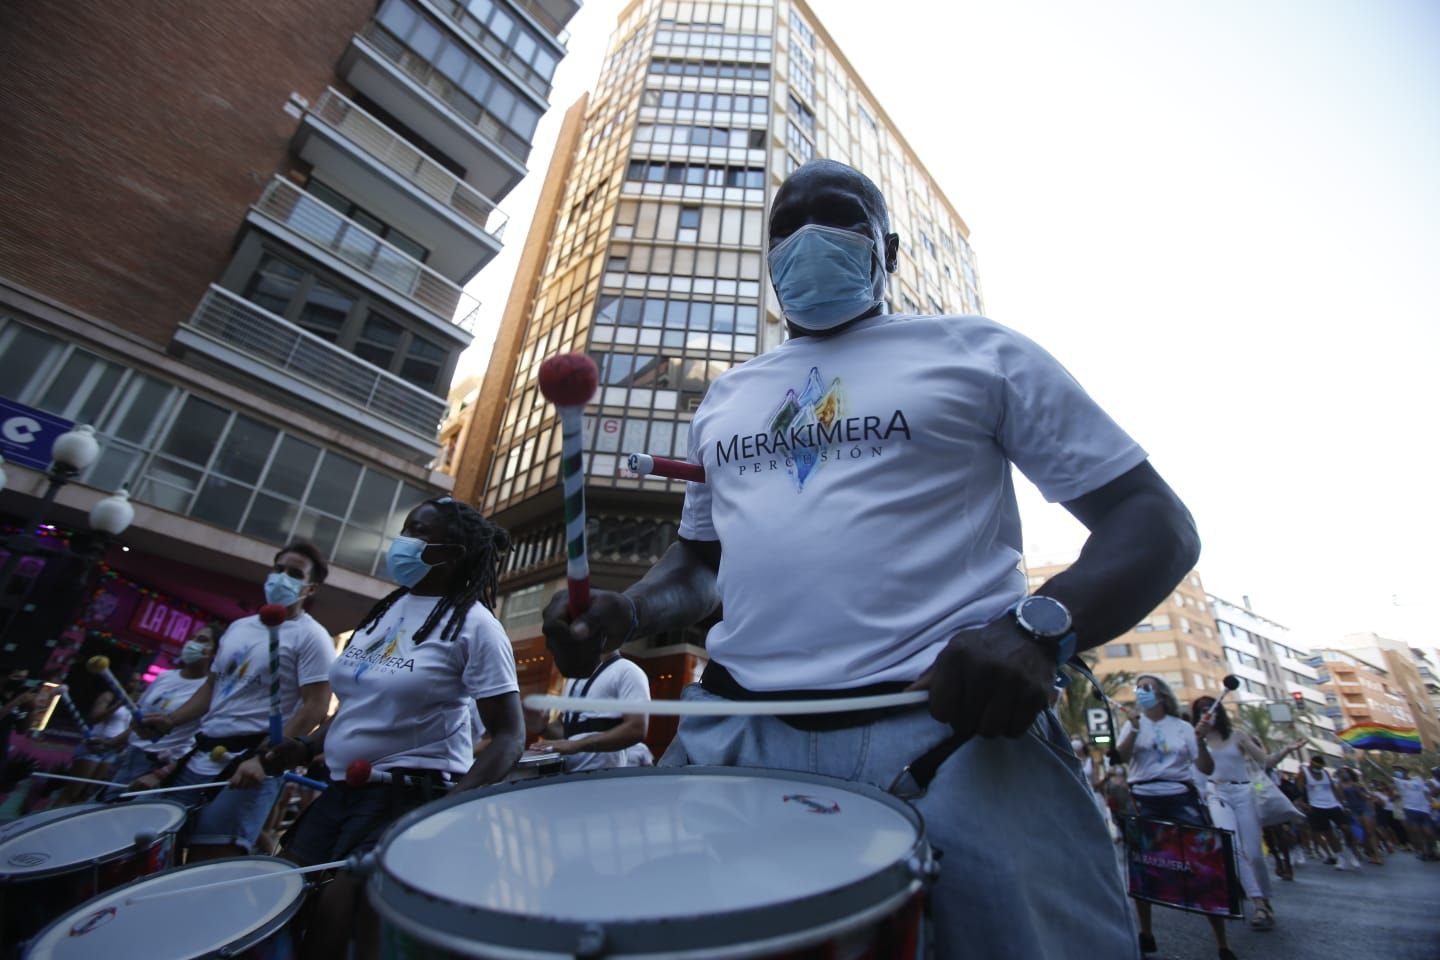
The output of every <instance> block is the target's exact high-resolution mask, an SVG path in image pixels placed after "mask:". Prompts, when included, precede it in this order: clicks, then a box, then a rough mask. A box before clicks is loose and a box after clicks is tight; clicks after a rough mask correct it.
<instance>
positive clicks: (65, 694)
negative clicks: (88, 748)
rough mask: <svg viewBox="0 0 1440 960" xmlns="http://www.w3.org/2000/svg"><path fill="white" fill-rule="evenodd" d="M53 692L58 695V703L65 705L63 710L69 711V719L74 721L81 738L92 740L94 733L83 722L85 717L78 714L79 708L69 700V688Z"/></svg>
mask: <svg viewBox="0 0 1440 960" xmlns="http://www.w3.org/2000/svg"><path fill="white" fill-rule="evenodd" d="M55 692H56V693H57V694H59V696H60V702H61V703H63V704H64V705H65V709H66V710H69V711H70V719H71V720H74V721H75V725H76V726H78V727H79V728H80V734H81V736H83V737H84V738H85V739H86V740H93V739H94V737H95V733H94V731H92V730H91V729H90V724H88V723H86V722H85V715H84V714H83V713H81V712H80V708H79V707H77V706H75V701H74V700H71V699H70V688H69V687H67V686H61V687H58V688H57V689H56V691H55Z"/></svg>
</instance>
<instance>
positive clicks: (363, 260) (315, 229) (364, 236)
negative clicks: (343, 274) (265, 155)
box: [255, 177, 477, 322]
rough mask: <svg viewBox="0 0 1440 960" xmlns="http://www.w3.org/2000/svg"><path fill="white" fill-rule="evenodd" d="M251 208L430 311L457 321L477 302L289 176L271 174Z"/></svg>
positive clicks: (473, 309) (472, 309)
mask: <svg viewBox="0 0 1440 960" xmlns="http://www.w3.org/2000/svg"><path fill="white" fill-rule="evenodd" d="M255 209H256V210H257V211H258V212H260V213H263V214H264V215H265V216H266V217H268V218H270V219H271V220H274V221H276V222H277V223H280V224H283V225H284V226H286V227H288V228H290V229H291V230H293V231H294V232H295V233H298V234H299V235H300V236H302V237H304V238H305V239H307V240H309V241H310V242H311V243H314V244H315V245H316V246H319V247H321V248H322V249H324V250H326V251H328V252H329V253H332V254H334V255H335V256H337V257H339V258H340V259H341V260H343V261H345V262H346V263H348V264H350V266H352V267H355V268H357V269H359V270H360V271H362V272H363V273H365V274H366V275H367V276H369V277H372V278H374V279H375V280H378V281H379V282H380V283H382V284H384V285H385V286H386V287H389V288H390V289H391V290H393V291H395V292H396V293H398V294H400V296H402V297H404V298H405V299H407V300H410V301H411V302H413V303H414V304H416V305H417V306H419V307H421V308H423V309H425V310H427V311H429V312H430V313H433V314H436V315H437V316H440V317H444V318H445V319H447V320H455V321H457V322H461V321H462V319H463V317H465V316H468V315H470V314H471V313H473V312H474V311H475V309H476V307H477V304H475V303H474V302H473V300H474V298H473V297H470V296H469V295H468V294H466V293H465V292H464V291H463V290H461V289H460V287H459V286H458V285H457V284H454V283H451V282H450V281H449V280H447V279H445V278H444V277H442V276H441V275H440V274H438V273H436V272H435V271H434V270H431V269H430V268H429V267H427V266H425V265H424V264H423V263H421V262H420V261H419V260H416V259H415V258H414V257H412V256H410V255H409V254H407V253H405V252H404V251H402V250H400V249H399V248H397V247H394V246H391V245H390V244H388V243H386V242H385V241H384V240H382V239H381V238H379V237H377V236H376V235H375V234H373V233H371V232H370V231H369V230H366V229H365V228H364V227H362V226H360V224H358V223H356V222H355V221H354V220H351V219H350V218H349V217H346V216H345V215H344V214H342V213H340V212H339V211H338V210H336V209H335V208H333V207H331V206H329V205H328V204H326V203H324V202H323V201H321V200H319V199H318V198H316V197H313V196H311V195H310V194H308V193H306V192H305V191H304V190H301V189H300V188H299V187H297V186H296V185H295V184H293V183H291V182H290V181H289V180H285V179H283V178H280V177H277V178H275V179H274V180H272V181H271V182H270V186H268V187H266V188H265V192H264V193H263V194H262V195H261V196H260V200H259V201H258V202H257V203H256V204H255Z"/></svg>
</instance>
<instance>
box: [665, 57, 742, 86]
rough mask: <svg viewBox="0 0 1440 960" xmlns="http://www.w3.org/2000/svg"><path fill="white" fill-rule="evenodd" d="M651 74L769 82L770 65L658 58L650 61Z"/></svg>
mask: <svg viewBox="0 0 1440 960" xmlns="http://www.w3.org/2000/svg"><path fill="white" fill-rule="evenodd" d="M650 73H651V74H653V75H657V76H671V77H713V78H716V79H720V80H762V81H763V80H769V79H770V65H769V64H766V63H734V62H730V61H723V60H699V61H697V60H672V59H670V58H668V57H656V58H655V59H654V60H651V61H650Z"/></svg>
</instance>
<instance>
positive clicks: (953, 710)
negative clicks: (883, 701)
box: [910, 615, 1056, 737]
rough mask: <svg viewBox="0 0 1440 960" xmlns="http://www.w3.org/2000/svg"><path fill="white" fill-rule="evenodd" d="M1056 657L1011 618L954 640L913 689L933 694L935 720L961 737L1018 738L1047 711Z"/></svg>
mask: <svg viewBox="0 0 1440 960" xmlns="http://www.w3.org/2000/svg"><path fill="white" fill-rule="evenodd" d="M1055 669H1056V667H1055V657H1054V655H1053V654H1052V653H1050V651H1048V650H1046V649H1045V648H1044V647H1043V646H1041V645H1040V644H1038V643H1036V642H1035V641H1034V640H1033V639H1031V638H1030V637H1029V636H1028V635H1027V634H1025V632H1024V631H1022V630H1021V629H1020V627H1019V626H1018V625H1017V624H1016V623H1015V621H1014V619H1013V618H1012V617H1010V616H1009V615H1005V616H1002V617H1000V619H998V620H995V621H993V622H991V623H988V624H986V625H985V626H983V627H977V628H975V629H973V630H962V631H961V632H960V633H957V634H956V635H955V636H954V637H952V638H951V639H950V642H949V643H948V644H946V645H945V649H944V650H941V651H940V656H938V657H936V658H935V664H934V666H932V667H931V668H930V669H929V670H927V671H926V672H925V674H924V675H923V676H921V677H920V679H919V680H917V681H915V683H914V684H913V685H912V686H911V687H910V689H912V690H929V691H930V715H931V716H932V717H934V718H935V719H936V720H940V721H942V722H944V723H948V724H950V725H951V726H952V727H954V728H955V732H956V733H957V734H959V735H960V736H962V737H971V736H975V735H976V734H978V735H980V736H982V737H1018V736H1020V735H1022V734H1023V733H1024V732H1025V731H1026V730H1028V729H1029V728H1030V724H1032V723H1034V722H1035V717H1036V716H1037V715H1039V713H1040V711H1041V710H1043V709H1045V705H1046V703H1047V702H1048V699H1049V696H1050V690H1051V688H1052V687H1053V686H1054V685H1055Z"/></svg>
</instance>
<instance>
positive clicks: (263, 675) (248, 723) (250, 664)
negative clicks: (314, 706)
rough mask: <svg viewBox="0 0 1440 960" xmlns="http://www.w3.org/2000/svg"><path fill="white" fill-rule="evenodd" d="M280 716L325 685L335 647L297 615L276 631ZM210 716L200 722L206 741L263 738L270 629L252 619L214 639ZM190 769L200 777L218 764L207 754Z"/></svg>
mask: <svg viewBox="0 0 1440 960" xmlns="http://www.w3.org/2000/svg"><path fill="white" fill-rule="evenodd" d="M279 629H280V713H281V715H283V716H284V717H285V718H286V719H287V720H288V719H289V717H290V715H291V714H292V713H294V712H295V709H296V707H298V706H299V704H300V688H301V687H304V686H308V685H310V684H312V683H323V682H324V681H325V680H327V679H329V676H330V663H331V661H333V660H334V659H335V647H334V644H333V643H331V641H330V634H328V633H326V632H325V628H324V627H322V626H321V625H320V623H319V621H317V620H316V619H315V618H314V617H312V616H310V614H308V613H301V614H300V616H298V617H296V618H295V619H293V620H286V621H285V622H284V623H282V624H281V625H280V628H279ZM210 672H211V673H213V674H214V675H215V692H214V694H213V695H212V696H211V699H210V712H209V713H207V714H205V717H204V719H202V720H201V721H200V732H201V733H203V734H205V735H206V736H209V737H226V736H241V735H245V734H255V733H264V732H265V731H266V730H267V729H269V726H270V629H269V628H268V627H266V626H265V625H264V624H263V623H261V622H260V617H259V615H258V614H256V615H253V616H249V617H244V618H242V619H240V620H236V621H235V622H234V623H232V624H230V627H229V629H228V630H226V631H225V633H224V635H223V636H221V637H220V643H219V645H218V646H217V647H216V650H215V661H214V663H213V664H212V665H211V667H210ZM189 766H190V769H192V770H193V771H195V772H197V773H203V774H206V775H211V774H217V773H219V772H220V771H221V770H222V769H223V767H224V764H222V763H216V762H215V761H214V760H211V759H210V755H209V754H207V753H203V752H202V753H197V754H195V755H193V756H192V757H191V758H190V761H189Z"/></svg>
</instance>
